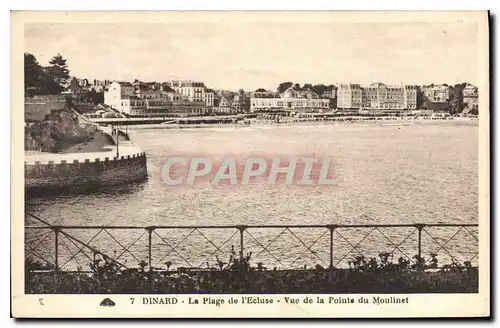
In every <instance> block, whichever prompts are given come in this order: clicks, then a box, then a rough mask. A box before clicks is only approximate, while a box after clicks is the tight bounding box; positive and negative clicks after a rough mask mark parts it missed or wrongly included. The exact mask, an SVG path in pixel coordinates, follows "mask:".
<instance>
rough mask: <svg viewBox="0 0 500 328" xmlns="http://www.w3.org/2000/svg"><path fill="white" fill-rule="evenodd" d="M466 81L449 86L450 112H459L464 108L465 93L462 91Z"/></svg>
mask: <svg viewBox="0 0 500 328" xmlns="http://www.w3.org/2000/svg"><path fill="white" fill-rule="evenodd" d="M465 86H466V83H461V84H455V86H449V92H450V99H449V104H450V114H452V115H453V114H459V113H461V112H462V111H463V109H464V102H463V95H462V91H463V89H464V88H465Z"/></svg>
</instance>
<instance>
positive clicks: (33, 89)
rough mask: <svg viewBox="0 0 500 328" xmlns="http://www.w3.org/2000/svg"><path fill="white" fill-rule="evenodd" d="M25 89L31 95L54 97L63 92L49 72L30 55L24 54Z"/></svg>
mask: <svg viewBox="0 0 500 328" xmlns="http://www.w3.org/2000/svg"><path fill="white" fill-rule="evenodd" d="M24 89H25V91H27V93H29V94H31V95H53V94H58V93H59V92H60V91H61V90H60V87H59V85H58V84H57V83H56V82H55V81H54V79H53V78H52V77H51V76H50V74H48V72H47V70H46V69H45V68H43V67H42V66H40V64H39V63H38V61H37V60H36V58H35V56H34V55H32V54H30V53H25V54H24Z"/></svg>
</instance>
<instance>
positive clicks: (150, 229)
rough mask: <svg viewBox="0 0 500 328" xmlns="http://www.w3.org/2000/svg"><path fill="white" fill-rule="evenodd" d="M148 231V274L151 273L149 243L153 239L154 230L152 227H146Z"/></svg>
mask: <svg viewBox="0 0 500 328" xmlns="http://www.w3.org/2000/svg"><path fill="white" fill-rule="evenodd" d="M146 229H147V230H148V265H149V272H151V271H153V268H152V259H151V253H152V252H151V241H152V239H153V230H154V229H155V228H154V227H147V228H146Z"/></svg>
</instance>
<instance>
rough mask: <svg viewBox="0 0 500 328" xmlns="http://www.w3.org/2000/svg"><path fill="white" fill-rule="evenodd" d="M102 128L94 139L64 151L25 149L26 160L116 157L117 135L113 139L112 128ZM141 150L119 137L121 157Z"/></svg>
mask: <svg viewBox="0 0 500 328" xmlns="http://www.w3.org/2000/svg"><path fill="white" fill-rule="evenodd" d="M101 129H102V132H101V133H98V134H96V135H95V137H94V139H93V140H91V141H89V142H85V143H80V144H77V145H73V146H72V147H70V148H68V149H66V150H65V152H64V153H47V152H37V151H25V152H24V162H25V163H26V164H35V163H36V162H39V163H40V164H48V163H49V162H53V163H54V164H60V163H62V162H63V161H66V163H73V161H75V160H78V161H79V162H85V160H89V161H91V162H94V161H95V160H96V159H99V160H100V161H104V160H105V159H106V158H108V159H109V160H111V159H113V158H114V157H116V153H117V151H116V150H117V147H116V136H113V139H111V137H110V135H111V129H110V128H107V127H104V128H101ZM141 152H142V150H141V149H140V147H138V146H136V145H135V144H134V143H133V142H131V141H129V140H127V139H126V138H125V137H123V136H120V137H119V140H118V155H119V157H122V156H123V157H127V156H130V157H133V156H134V155H137V154H140V153H141Z"/></svg>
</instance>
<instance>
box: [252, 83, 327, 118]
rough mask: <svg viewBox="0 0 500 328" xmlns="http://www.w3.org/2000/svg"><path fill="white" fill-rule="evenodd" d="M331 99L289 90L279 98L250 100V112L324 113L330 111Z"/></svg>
mask: <svg viewBox="0 0 500 328" xmlns="http://www.w3.org/2000/svg"><path fill="white" fill-rule="evenodd" d="M329 105H330V99H322V98H319V97H318V95H317V94H315V93H314V92H305V93H302V92H297V91H295V90H293V89H292V88H288V89H287V90H286V91H285V92H283V93H282V94H281V95H280V96H279V98H256V97H252V98H251V99H250V111H251V112H255V111H269V110H289V111H296V112H314V111H317V112H322V111H326V110H328V108H329Z"/></svg>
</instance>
